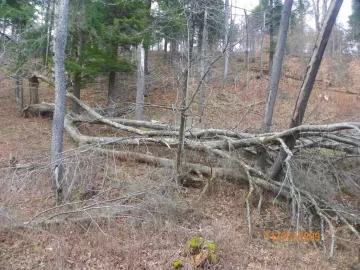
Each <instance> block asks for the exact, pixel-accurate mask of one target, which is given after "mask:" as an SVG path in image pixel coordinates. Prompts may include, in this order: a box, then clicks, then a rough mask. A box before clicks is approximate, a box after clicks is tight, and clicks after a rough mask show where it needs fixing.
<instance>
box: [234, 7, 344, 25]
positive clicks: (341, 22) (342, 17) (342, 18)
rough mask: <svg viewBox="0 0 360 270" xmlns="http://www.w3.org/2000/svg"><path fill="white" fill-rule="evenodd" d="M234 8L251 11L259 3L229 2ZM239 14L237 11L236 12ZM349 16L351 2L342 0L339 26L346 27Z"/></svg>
mask: <svg viewBox="0 0 360 270" xmlns="http://www.w3.org/2000/svg"><path fill="white" fill-rule="evenodd" d="M230 1H232V4H233V5H234V6H237V7H240V8H245V9H250V10H251V9H252V8H254V7H255V6H256V5H257V4H258V3H259V1H258V0H230ZM238 13H239V11H238ZM350 14H351V0H344V3H343V4H342V7H341V9H340V14H339V16H338V19H337V23H339V24H341V25H342V26H343V27H345V28H347V27H348V23H347V22H348V20H349V16H350ZM311 24H313V25H312V26H313V27H314V28H315V21H314V20H313V21H312V23H311Z"/></svg>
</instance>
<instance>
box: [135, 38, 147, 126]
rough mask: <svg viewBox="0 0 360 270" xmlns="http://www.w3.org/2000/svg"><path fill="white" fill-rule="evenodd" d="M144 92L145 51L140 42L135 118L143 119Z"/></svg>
mask: <svg viewBox="0 0 360 270" xmlns="http://www.w3.org/2000/svg"><path fill="white" fill-rule="evenodd" d="M144 93H145V51H144V47H143V46H142V43H140V44H139V45H138V49H137V91H136V120H142V119H143V111H144Z"/></svg>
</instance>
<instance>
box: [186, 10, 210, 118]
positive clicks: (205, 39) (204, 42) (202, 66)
mask: <svg viewBox="0 0 360 270" xmlns="http://www.w3.org/2000/svg"><path fill="white" fill-rule="evenodd" d="M207 17H208V11H207V8H205V14H204V29H203V39H202V48H201V62H200V80H201V82H200V83H201V86H200V91H199V117H200V122H201V117H202V116H203V113H204V106H205V87H204V86H205V84H206V81H207V79H206V76H205V72H206V70H207V64H206V63H207V46H208V33H207ZM190 49H191V48H190Z"/></svg>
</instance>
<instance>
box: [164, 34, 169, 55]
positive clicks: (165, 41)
mask: <svg viewBox="0 0 360 270" xmlns="http://www.w3.org/2000/svg"><path fill="white" fill-rule="evenodd" d="M167 49H168V40H167V38H165V40H164V58H165V59H166V58H167Z"/></svg>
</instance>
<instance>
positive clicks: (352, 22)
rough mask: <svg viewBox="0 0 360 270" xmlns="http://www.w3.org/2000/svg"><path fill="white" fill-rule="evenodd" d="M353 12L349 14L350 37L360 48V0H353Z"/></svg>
mask: <svg viewBox="0 0 360 270" xmlns="http://www.w3.org/2000/svg"><path fill="white" fill-rule="evenodd" d="M351 7H352V13H351V15H350V16H349V26H350V30H351V32H350V35H351V37H350V39H351V40H352V41H353V42H355V44H357V48H358V50H359V49H360V46H359V42H360V1H358V0H352V6H351Z"/></svg>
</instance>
